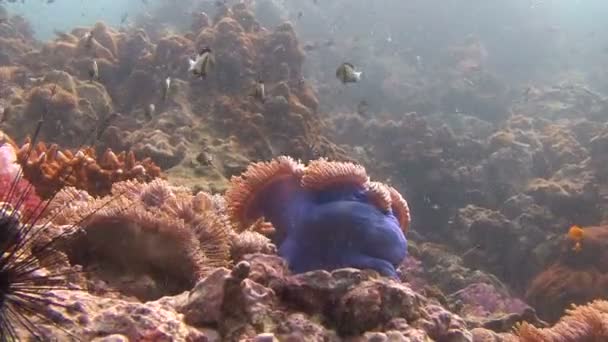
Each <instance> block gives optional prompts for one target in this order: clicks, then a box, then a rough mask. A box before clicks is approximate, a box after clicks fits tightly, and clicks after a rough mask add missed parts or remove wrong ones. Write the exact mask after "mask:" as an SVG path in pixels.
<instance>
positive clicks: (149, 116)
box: [144, 103, 156, 120]
mask: <svg viewBox="0 0 608 342" xmlns="http://www.w3.org/2000/svg"><path fill="white" fill-rule="evenodd" d="M144 114H145V115H146V119H148V120H152V118H153V117H154V114H156V106H155V105H154V103H150V104H149V105H148V107H147V108H146V111H145V112H144Z"/></svg>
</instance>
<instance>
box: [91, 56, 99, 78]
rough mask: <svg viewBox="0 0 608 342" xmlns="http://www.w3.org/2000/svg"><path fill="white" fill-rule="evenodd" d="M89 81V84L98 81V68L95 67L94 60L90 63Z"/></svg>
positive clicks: (95, 62)
mask: <svg viewBox="0 0 608 342" xmlns="http://www.w3.org/2000/svg"><path fill="white" fill-rule="evenodd" d="M89 80H90V81H91V82H93V81H99V67H98V66H97V61H96V60H93V62H91V66H90V68H89Z"/></svg>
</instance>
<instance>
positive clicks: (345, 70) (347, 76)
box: [336, 63, 362, 84]
mask: <svg viewBox="0 0 608 342" xmlns="http://www.w3.org/2000/svg"><path fill="white" fill-rule="evenodd" d="M361 74H362V72H361V71H356V70H355V66H354V65H352V64H351V63H342V64H341V65H340V66H339V67H338V69H337V70H336V77H337V78H338V79H339V80H340V82H342V83H343V84H346V83H356V82H359V81H360V80H361Z"/></svg>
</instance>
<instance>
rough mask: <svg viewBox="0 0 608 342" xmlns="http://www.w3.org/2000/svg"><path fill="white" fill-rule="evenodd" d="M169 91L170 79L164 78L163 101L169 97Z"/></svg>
mask: <svg viewBox="0 0 608 342" xmlns="http://www.w3.org/2000/svg"><path fill="white" fill-rule="evenodd" d="M169 90H171V77H167V78H165V87H164V88H163V101H164V100H167V97H168V96H169Z"/></svg>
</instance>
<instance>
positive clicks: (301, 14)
mask: <svg viewBox="0 0 608 342" xmlns="http://www.w3.org/2000/svg"><path fill="white" fill-rule="evenodd" d="M303 16H304V13H302V11H299V12H298V19H302V17H303Z"/></svg>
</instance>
